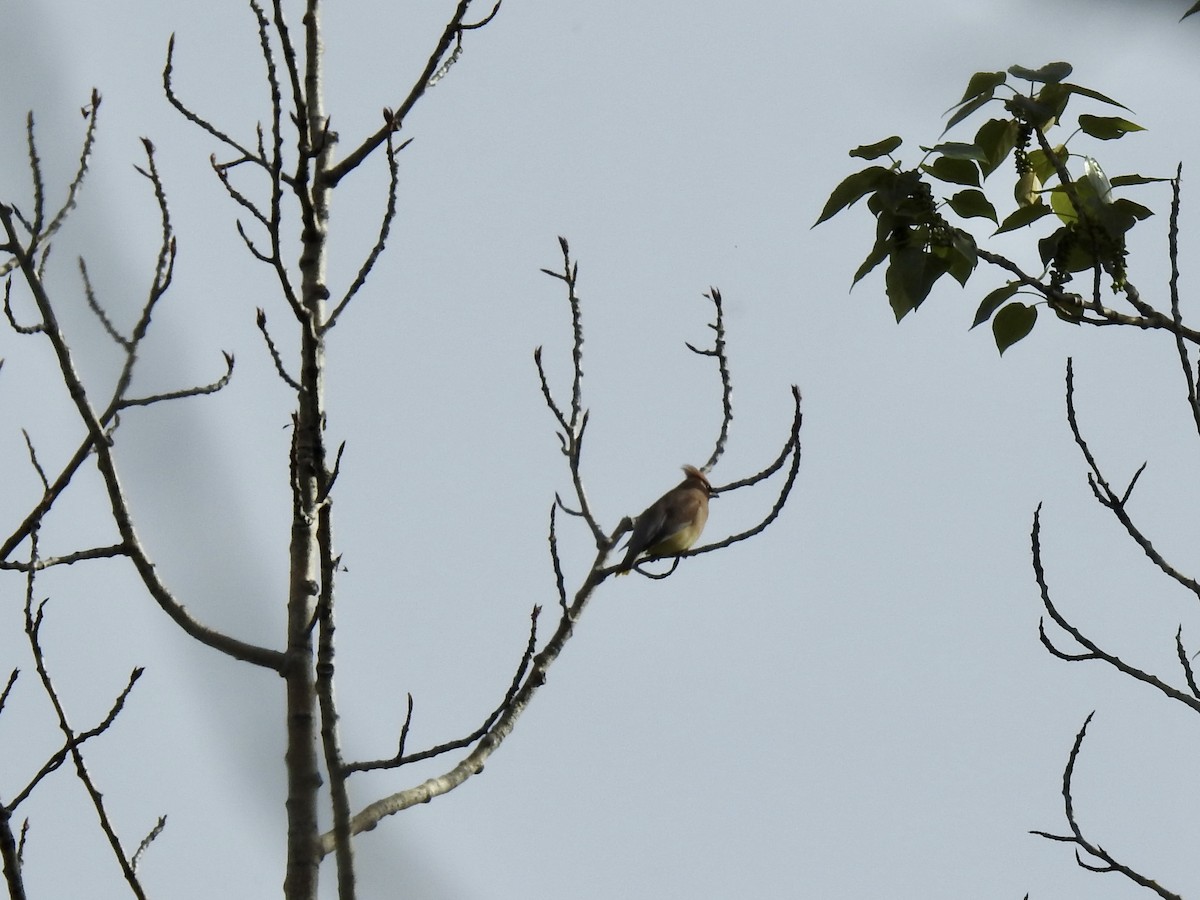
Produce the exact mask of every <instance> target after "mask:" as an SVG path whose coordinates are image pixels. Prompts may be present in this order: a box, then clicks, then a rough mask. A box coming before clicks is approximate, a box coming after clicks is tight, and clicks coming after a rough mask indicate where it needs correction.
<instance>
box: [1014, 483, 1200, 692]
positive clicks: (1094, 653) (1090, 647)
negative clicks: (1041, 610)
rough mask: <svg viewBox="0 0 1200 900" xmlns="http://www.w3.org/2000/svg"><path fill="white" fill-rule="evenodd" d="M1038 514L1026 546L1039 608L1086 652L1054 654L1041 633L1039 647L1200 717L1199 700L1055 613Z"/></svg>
mask: <svg viewBox="0 0 1200 900" xmlns="http://www.w3.org/2000/svg"><path fill="white" fill-rule="evenodd" d="M1041 514H1042V506H1041V504H1040V503H1039V504H1038V508H1037V511H1036V512H1034V515H1033V531H1032V533H1031V535H1030V543H1031V544H1032V549H1033V573H1034V577H1035V578H1036V579H1037V585H1038V590H1039V591H1040V592H1041V596H1042V605H1043V606H1045V608H1046V612H1047V613H1048V614H1049V615H1050V618H1052V619H1053V620H1054V622H1055V624H1057V625H1058V627H1059V628H1061V629H1062V630H1063V631H1065V632H1066V633H1067V634H1069V635H1070V636H1071V637H1072V638H1074V640H1075V642H1076V643H1078V644H1079V645H1080V646H1081V647H1083V648H1085V649H1086V650H1087V651H1088V652H1087V653H1086V654H1079V655H1069V654H1066V653H1062V652H1060V651H1057V650H1055V649H1054V648H1053V647H1052V645H1051V644H1050V643H1049V640H1048V639H1047V638H1046V637H1045V633H1044V632H1043V634H1042V643H1043V644H1044V645H1046V647H1047V648H1048V649H1050V650H1051V651H1052V652H1053V653H1054V655H1055V656H1058V657H1059V658H1060V659H1065V660H1068V661H1070V662H1081V661H1085V660H1101V661H1103V662H1106V663H1108V665H1110V666H1112V667H1113V668H1114V669H1116V670H1117V671H1118V672H1121V673H1122V674H1124V675H1128V676H1129V677H1130V678H1134V679H1136V680H1138V681H1141V682H1142V683H1144V684H1148V685H1150V686H1151V687H1153V688H1155V689H1156V690H1158V691H1159V692H1161V693H1162V694H1163V695H1164V696H1167V697H1170V698H1171V699H1172V700H1178V701H1179V702H1180V703H1182V704H1184V705H1185V706H1187V707H1188V708H1190V709H1191V710H1193V711H1194V712H1198V713H1200V699H1197V697H1195V696H1191V695H1188V694H1185V693H1184V692H1183V691H1181V690H1179V689H1178V688H1175V687H1172V686H1171V685H1169V684H1167V683H1166V682H1165V681H1163V680H1162V679H1161V678H1158V677H1157V676H1155V675H1151V674H1150V673H1148V672H1145V671H1143V670H1141V669H1139V668H1137V667H1136V666H1131V665H1129V663H1127V662H1125V660H1123V659H1121V657H1119V656H1117V655H1116V654H1113V653H1109V652H1107V651H1106V650H1102V649H1101V648H1100V647H1099V645H1097V644H1096V643H1095V642H1094V641H1093V640H1091V639H1090V638H1088V637H1086V636H1085V635H1084V634H1083V633H1082V632H1081V631H1080V630H1079V629H1078V628H1076V627H1075V626H1074V625H1072V624H1071V623H1070V622H1068V621H1067V619H1066V618H1065V617H1064V616H1063V615H1062V613H1060V612H1059V611H1058V609H1057V608H1056V607H1055V605H1054V603H1053V602H1052V601H1051V600H1050V589H1049V587H1047V585H1046V572H1045V569H1044V568H1043V567H1042V545H1041V529H1042V525H1041Z"/></svg>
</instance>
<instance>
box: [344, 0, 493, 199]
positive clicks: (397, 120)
mask: <svg viewBox="0 0 1200 900" xmlns="http://www.w3.org/2000/svg"><path fill="white" fill-rule="evenodd" d="M470 6H471V0H459V3H458V6H457V7H456V8H455V10H454V15H453V16H452V17H451V19H450V21H449V22H448V23H447V24H446V27H445V29H444V30H443V31H442V36H441V38H440V39H439V40H438V42H437V45H436V46H435V47H434V49H433V52H432V53H431V54H430V55H429V60H428V61H427V62H426V63H425V68H424V70H423V71H422V72H421V74H420V75H419V76H418V77H417V80H416V82H415V83H414V84H413V86H412V88H411V89H410V90H409V92H408V96H407V97H405V98H404V100H403V101H401V103H400V105H399V106H397V107H395V111H394V113H393V114H392V116H390V117H389V121H385V122H384V124H383V126H382V127H381V128H380V129H379V130H378V131H376V132H375V133H374V134H372V135H371V136H370V137H368V138H366V139H365V140H364V141H363V142H362V143H361V144H359V145H358V146H357V147H356V148H355V149H354V150H352V151H351V152H350V153H349V154H348V155H347V156H346V157H345V158H344V159H343V160H342V161H341V162H339V163H337V164H336V165H333V166H331V167H330V168H329V169H328V170H327V171H326V173H325V185H326V186H327V187H331V188H332V187H336V186H337V184H338V182H340V181H341V180H342V179H343V178H345V177H346V176H347V175H348V174H350V173H351V172H353V171H354V170H355V169H357V168H358V167H359V166H360V165H361V164H362V163H363V161H364V160H365V159H366V158H367V157H368V156H370V155H371V154H372V153H374V152H375V151H376V150H378V149H379V147H380V146H382V145H383V143H384V141H386V140H387V137H388V135H389V134H392V133H393V132H396V131H399V130H400V129H401V128H402V127H403V126H404V119H405V118H406V117H407V116H408V114H409V112H411V111H412V108H413V107H414V106H416V104H417V101H418V100H420V99H421V97H422V96H424V94H425V91H427V90H428V89H429V87H430V84H431V83H432V82H433V81H434V76H435V75H436V74H437V73H438V70H439V69H440V68H441V66H442V63H443V61H444V59H445V57H446V52H447V51H448V50H449V49H450V44H451V42H452V41H456V40H460V39H461V36H462V32H463V31H467V30H474V29H478V28H482V27H483V26H484V25H486V24H488V23H489V22H491V21H492V19H493V18H494V17H495V16H496V13H498V12H499V11H500V2H497V3H496V5H495V7H493V9H492V11H491V13H489V14H488V15H487V16H486V17H485V18H484V19H482V20H481V21H479V22H476V23H475V24H474V25H468V24H465V23H464V21H463V20H464V19H465V18H466V16H467V10H468V9H469V8H470ZM442 74H443V75H444V74H445V73H444V72H443V73H442Z"/></svg>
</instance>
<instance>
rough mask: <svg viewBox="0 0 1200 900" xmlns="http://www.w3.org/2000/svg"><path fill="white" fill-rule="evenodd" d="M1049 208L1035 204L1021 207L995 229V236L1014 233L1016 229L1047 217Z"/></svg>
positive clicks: (1041, 204)
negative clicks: (1009, 232)
mask: <svg viewBox="0 0 1200 900" xmlns="http://www.w3.org/2000/svg"><path fill="white" fill-rule="evenodd" d="M1050 212H1051V210H1050V207H1049V206H1047V205H1046V204H1045V203H1036V204H1034V205H1033V206H1022V207H1021V208H1020V209H1018V210H1017V211H1016V212H1015V213H1013V214H1012V215H1010V216H1008V217H1007V218H1006V219H1005V220H1004V221H1003V222H1001V223H1000V227H999V228H997V229H996V231H995V232H994V233H995V234H1004V233H1005V232H1008V231H1016V230H1017V229H1018V228H1024V227H1025V226H1026V225H1029V224H1031V223H1033V222H1036V221H1037V220H1038V219H1040V218H1041V217H1042V216H1046V215H1049V214H1050Z"/></svg>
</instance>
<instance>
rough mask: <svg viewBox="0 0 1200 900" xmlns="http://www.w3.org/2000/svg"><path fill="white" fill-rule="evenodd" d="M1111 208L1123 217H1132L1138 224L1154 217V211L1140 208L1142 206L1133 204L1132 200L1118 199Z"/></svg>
mask: <svg viewBox="0 0 1200 900" xmlns="http://www.w3.org/2000/svg"><path fill="white" fill-rule="evenodd" d="M1112 206H1113V209H1115V210H1117V211H1118V212H1120V213H1122V214H1124V215H1130V216H1133V217H1134V218H1135V219H1137V220H1138V221H1139V222H1144V221H1145V220H1146V219H1148V218H1150V217H1151V216H1152V215H1154V210H1152V209H1147V208H1146V207H1144V206H1142V204H1140V203H1134V202H1133V201H1132V200H1128V199H1126V198H1125V197H1118V198H1117V199H1116V200H1114V201H1113V204H1112ZM1130 227H1132V226H1130Z"/></svg>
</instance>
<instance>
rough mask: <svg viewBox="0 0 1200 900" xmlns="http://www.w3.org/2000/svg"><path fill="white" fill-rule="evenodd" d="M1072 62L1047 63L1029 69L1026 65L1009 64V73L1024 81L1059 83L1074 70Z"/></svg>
mask: <svg viewBox="0 0 1200 900" xmlns="http://www.w3.org/2000/svg"><path fill="white" fill-rule="evenodd" d="M1073 71H1074V69H1073V68H1072V66H1071V64H1070V63H1066V62H1052V63H1046V65H1044V66H1042V67H1041V68H1040V69H1027V68H1025V67H1024V66H1009V67H1008V74H1009V75H1012V76H1013V77H1014V78H1020V79H1021V80H1023V81H1034V82H1037V83H1038V84H1057V83H1058V82H1060V81H1062V80H1063V79H1064V78H1066V77H1067V76H1068V75H1070V74H1071V72H1073Z"/></svg>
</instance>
